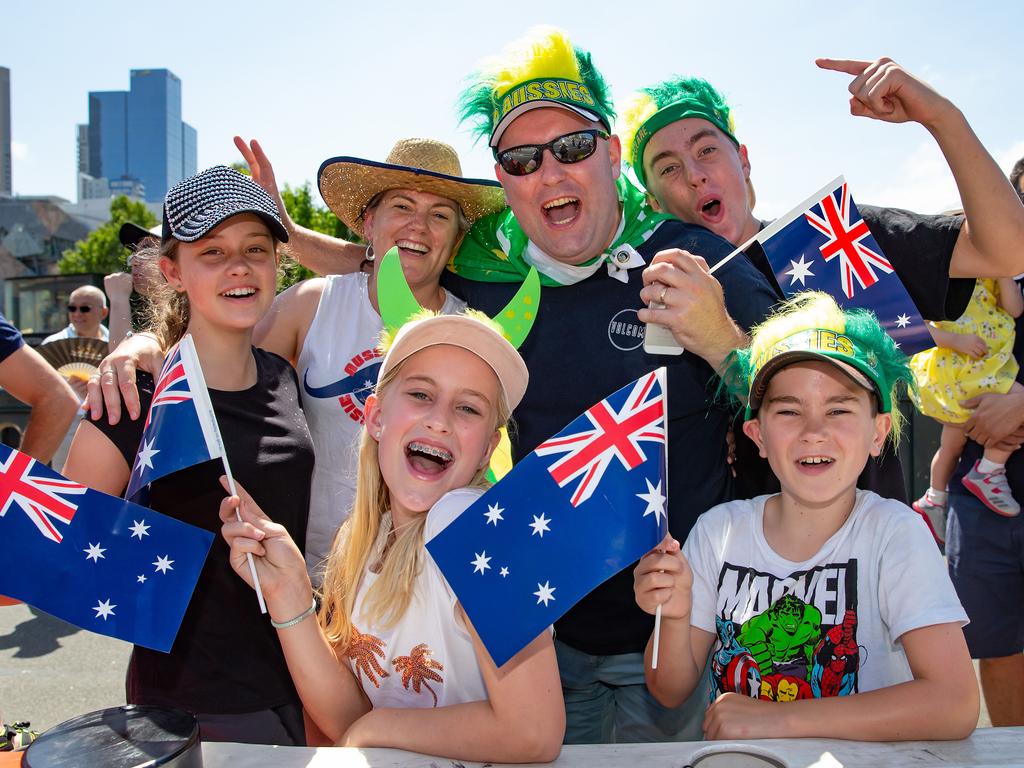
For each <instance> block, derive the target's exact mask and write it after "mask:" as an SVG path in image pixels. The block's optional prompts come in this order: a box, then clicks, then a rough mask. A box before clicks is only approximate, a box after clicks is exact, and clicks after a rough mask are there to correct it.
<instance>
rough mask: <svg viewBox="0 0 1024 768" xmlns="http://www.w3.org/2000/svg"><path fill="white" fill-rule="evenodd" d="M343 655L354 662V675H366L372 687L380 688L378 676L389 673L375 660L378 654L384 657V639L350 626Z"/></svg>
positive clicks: (381, 676) (388, 674)
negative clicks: (350, 634)
mask: <svg viewBox="0 0 1024 768" xmlns="http://www.w3.org/2000/svg"><path fill="white" fill-rule="evenodd" d="M345 655H346V656H348V657H349V658H350V659H351V660H352V663H353V664H355V667H356V677H357V678H360V677H362V676H363V675H366V679H367V680H369V681H370V682H371V683H373V687H374V688H380V680H378V679H377V677H378V676H379V677H380V678H382V679H383V678H385V677H389V676H390V675H391V673H390V672H388V671H387V670H386V669H384V667H382V666H381V665H380V662H378V661H377V657H378V656H380V658H381V659H384V641H383V640H381V639H380V638H379V637H374V636H373V635H364V634H363V633H362V632H360V631H359V630H358V629H356V628H355V626H353V627H352V637H351V639H350V640H349V642H348V650H346V651H345ZM406 687H408V686H406Z"/></svg>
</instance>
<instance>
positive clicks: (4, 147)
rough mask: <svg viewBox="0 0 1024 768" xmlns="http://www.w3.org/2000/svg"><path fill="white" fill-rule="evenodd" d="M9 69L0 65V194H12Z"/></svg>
mask: <svg viewBox="0 0 1024 768" xmlns="http://www.w3.org/2000/svg"><path fill="white" fill-rule="evenodd" d="M13 189H14V186H13V181H12V174H11V70H9V69H8V68H7V67H0V195H8V196H10V195H12V194H14V193H13V191H12V190H13Z"/></svg>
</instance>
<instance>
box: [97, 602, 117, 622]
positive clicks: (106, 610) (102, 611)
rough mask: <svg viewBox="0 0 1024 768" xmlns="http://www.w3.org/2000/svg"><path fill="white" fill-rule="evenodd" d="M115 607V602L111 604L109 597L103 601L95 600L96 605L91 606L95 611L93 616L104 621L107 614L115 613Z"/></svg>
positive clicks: (112, 614) (113, 614)
mask: <svg viewBox="0 0 1024 768" xmlns="http://www.w3.org/2000/svg"><path fill="white" fill-rule="evenodd" d="M115 608H117V603H115V604H114V605H111V604H110V600H109V599H107V600H104V601H103V602H99V601H96V606H95V607H94V608H93V610H94V611H96V616H95V618H97V619H103V620H104V621H106V620H107V617H108V616H116V615H117V614H115V613H114V609H115Z"/></svg>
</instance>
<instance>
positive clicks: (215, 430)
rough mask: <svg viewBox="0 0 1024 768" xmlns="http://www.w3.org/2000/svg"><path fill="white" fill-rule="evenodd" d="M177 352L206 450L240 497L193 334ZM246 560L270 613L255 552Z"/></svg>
mask: <svg viewBox="0 0 1024 768" xmlns="http://www.w3.org/2000/svg"><path fill="white" fill-rule="evenodd" d="M178 349H179V350H180V351H181V359H182V362H183V363H184V364H185V365H186V369H187V370H188V371H189V374H190V376H192V377H194V379H195V383H196V385H197V386H196V387H195V388H194V391H193V393H192V397H193V398H194V400H195V404H196V413H198V414H199V421H200V423H201V424H202V426H203V437H204V438H205V439H206V447H207V449H208V450H209V453H210V456H211V458H218V457H219V458H220V460H221V463H222V464H223V465H224V474H225V475H227V478H228V492H229V493H230V494H231V495H232V496H237V495H238V488H237V487H236V486H235V478H234V475H232V474H231V465H230V464H228V454H227V451H225V450H224V439H223V438H222V437H221V434H220V426H219V425H218V424H217V414H216V413H214V411H213V403H212V402H211V401H210V392H209V390H208V389H207V388H206V378H205V377H204V376H203V366H202V364H201V363H200V362H199V355H198V354H197V353H196V346H195V342H194V341H193V340H192V334H190V333H187V334H185V336H184V338H182V340H181V342H179V347H178ZM235 518H236V519H237V520H238V522H242V514H241V512H240V510H238V509H236V510H235ZM245 558H246V560H248V561H249V573H250V574H251V575H252V585H253V588H254V589H255V590H256V599H257V600H259V603H260V613H266V612H267V601H266V600H264V599H263V588H262V587H261V586H260V577H259V574H257V573H256V563H255V562H254V561H253V559H252V553H251V552H246V554H245Z"/></svg>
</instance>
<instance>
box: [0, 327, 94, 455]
mask: <svg viewBox="0 0 1024 768" xmlns="http://www.w3.org/2000/svg"><path fill="white" fill-rule="evenodd" d="M0 386H2V387H3V388H4V389H6V390H7V391H8V392H10V393H11V395H12V396H13V397H14V398H15V399H16V400H20V401H21V402H23V403H24V404H25V405H27V406H29V407H30V408H31V409H32V412H31V413H30V414H29V417H28V425H27V426H26V427H25V434H24V435H23V436H22V438H21V450H22V451H23V452H24V453H27V454H28V455H29V456H31V457H32V458H34V459H37V460H39V461H44V462H45V461H49V460H50V459H52V458H53V454H54V453H56V451H57V448H59V447H60V444H61V441H62V440H63V439H64V435H65V433H66V432H67V431H68V427H69V426H70V425H71V420H72V419H73V418H74V416H75V412H76V411H77V410H78V398H77V397H75V393H74V391H73V390H72V389H71V385H69V384H68V383H67V382H66V381H65V380H64V377H63V376H61V375H60V374H59V373H57V371H55V370H54V369H53V368H52V367H51V366H50V364H49V363H47V362H46V361H45V360H43V358H42V357H40V356H39V353H38V352H36V351H35V350H34V349H32V348H31V347H29V346H21V347H19V348H18V349H17V350H15V351H14V352H12V353H11V354H10V355H8V356H7V357H6V358H4V360H3V362H0Z"/></svg>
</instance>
